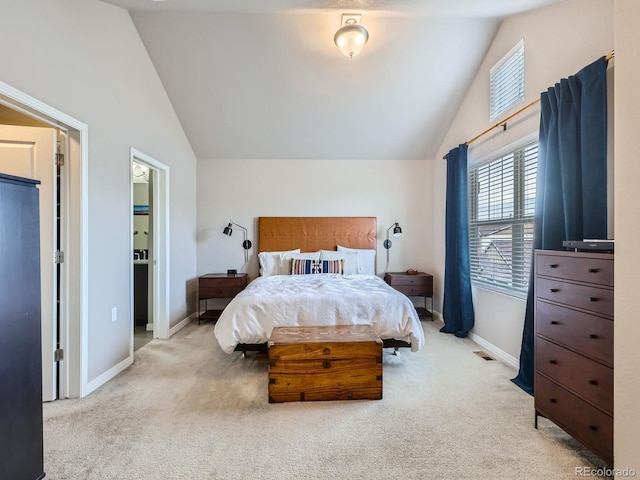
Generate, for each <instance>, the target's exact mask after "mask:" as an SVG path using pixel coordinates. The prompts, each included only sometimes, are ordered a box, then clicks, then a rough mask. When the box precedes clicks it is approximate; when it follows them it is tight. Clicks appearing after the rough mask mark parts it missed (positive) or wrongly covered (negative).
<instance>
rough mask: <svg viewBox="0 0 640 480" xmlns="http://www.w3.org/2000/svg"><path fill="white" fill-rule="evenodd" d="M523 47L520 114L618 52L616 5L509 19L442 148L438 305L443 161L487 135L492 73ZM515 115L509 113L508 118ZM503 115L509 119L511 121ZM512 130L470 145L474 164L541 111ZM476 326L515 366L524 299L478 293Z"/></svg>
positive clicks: (553, 9)
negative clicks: (514, 49)
mask: <svg viewBox="0 0 640 480" xmlns="http://www.w3.org/2000/svg"><path fill="white" fill-rule="evenodd" d="M522 38H524V41H525V75H526V92H525V100H524V102H522V104H520V105H518V106H516V107H514V108H513V109H512V111H516V110H517V109H518V108H520V107H521V106H523V105H525V104H527V103H529V102H531V101H533V100H535V99H536V98H538V97H539V95H540V92H542V91H544V90H546V89H547V88H548V87H549V86H552V85H553V84H555V83H556V82H557V81H558V80H560V78H563V77H567V76H569V75H573V74H575V73H577V72H578V71H579V70H580V69H581V68H582V67H584V66H586V65H588V64H589V63H591V62H593V61H595V60H596V59H597V58H599V57H601V56H603V55H606V54H607V53H609V52H610V51H611V50H613V3H612V2H611V1H609V0H568V1H566V2H562V3H559V4H557V5H552V6H549V7H546V8H543V9H540V10H536V11H533V12H530V13H525V14H521V15H516V16H513V17H510V18H508V19H506V20H505V21H504V22H503V24H502V25H501V27H500V29H499V30H498V33H497V35H496V38H495V39H494V42H493V44H492V45H491V47H490V49H489V51H488V53H487V56H486V57H485V59H484V61H483V63H482V66H481V67H480V70H479V71H478V74H477V76H476V78H475V80H474V82H473V84H472V86H471V88H470V89H469V91H468V93H467V96H466V98H465V100H464V102H463V104H462V106H461V108H460V110H459V111H458V114H457V115H456V118H455V120H454V122H453V124H452V125H451V128H450V130H449V132H448V133H447V135H446V137H445V140H444V142H443V144H442V146H441V147H440V150H439V152H438V157H437V159H436V161H435V170H434V175H435V178H436V179H440V180H435V181H434V196H433V203H434V211H435V212H436V213H435V216H434V227H433V232H434V239H433V243H434V249H435V251H434V256H435V258H438V259H440V264H439V265H438V266H437V272H438V273H439V275H438V279H439V280H440V284H439V285H438V286H437V294H438V299H437V300H438V304H440V303H441V298H442V297H441V292H442V289H443V285H442V279H443V278H444V254H445V247H444V235H443V234H442V232H444V225H445V221H444V212H445V179H446V162H444V161H443V160H441V157H442V156H443V155H444V154H445V153H446V152H447V151H448V150H450V149H451V148H454V147H456V146H457V145H458V144H460V143H464V142H466V141H467V140H469V139H471V138H473V137H475V136H476V135H477V134H478V133H480V132H482V131H483V130H485V129H486V128H489V127H490V126H491V125H492V124H493V123H496V122H489V69H490V68H491V67H492V66H493V65H494V64H495V63H496V62H497V61H498V60H499V59H500V58H501V57H502V56H503V55H504V54H506V53H507V52H508V51H509V50H510V49H511V48H512V47H513V46H514V45H515V44H516V43H517V42H518V41H519V40H520V39H522ZM508 113H511V112H508ZM508 113H507V114H505V115H504V116H507V115H508ZM514 120H515V121H514V122H511V123H510V124H509V126H508V130H507V131H506V132H503V131H502V129H496V130H494V131H493V133H492V134H489V135H487V136H485V137H483V139H482V140H479V141H477V142H475V143H473V144H472V145H471V146H470V148H469V159H470V162H472V161H473V159H477V158H481V157H483V156H484V155H486V154H487V153H488V152H490V151H493V150H497V149H499V148H501V147H503V146H505V145H510V144H511V143H513V142H515V141H517V140H518V139H520V138H522V137H525V136H526V135H529V134H532V133H536V132H537V131H538V128H539V108H537V107H535V108H531V109H530V110H529V111H528V113H525V114H523V115H521V116H519V117H517V119H514ZM473 293H474V305H475V314H476V323H475V327H474V329H473V331H472V332H473V334H475V335H478V336H479V337H481V338H482V339H484V340H485V341H488V342H489V343H490V344H492V345H493V346H495V347H497V348H498V349H499V350H501V351H502V352H504V353H506V354H507V356H509V357H511V360H512V361H513V362H516V361H517V359H518V358H519V356H520V342H521V340H522V327H523V320H524V308H525V301H524V300H523V299H520V298H516V297H510V296H507V295H503V294H498V293H494V292H491V291H488V290H485V289H482V288H474V291H473Z"/></svg>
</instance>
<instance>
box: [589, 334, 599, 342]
mask: <svg viewBox="0 0 640 480" xmlns="http://www.w3.org/2000/svg"><path fill="white" fill-rule="evenodd" d="M589 338H590V339H591V340H596V339H598V338H600V337H598V335H596V334H595V333H592V334H591V335H589Z"/></svg>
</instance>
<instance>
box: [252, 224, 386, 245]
mask: <svg viewBox="0 0 640 480" xmlns="http://www.w3.org/2000/svg"><path fill="white" fill-rule="evenodd" d="M376 236H377V226H376V217H259V218H258V251H260V252H279V251H285V250H293V249H295V248H299V249H300V251H302V252H316V251H318V250H335V249H336V247H337V246H338V245H341V246H343V247H349V248H371V249H373V250H376Z"/></svg>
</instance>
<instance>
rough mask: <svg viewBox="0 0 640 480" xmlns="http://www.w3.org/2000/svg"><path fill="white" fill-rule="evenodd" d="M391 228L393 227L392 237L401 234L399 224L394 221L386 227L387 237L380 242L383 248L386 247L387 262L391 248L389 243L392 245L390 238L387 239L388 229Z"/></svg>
mask: <svg viewBox="0 0 640 480" xmlns="http://www.w3.org/2000/svg"><path fill="white" fill-rule="evenodd" d="M392 228H393V236H394V237H400V236H402V228H400V225H399V224H398V222H395V223H394V224H393V225H391V226H390V227H389V228H387V239H386V240H385V241H384V243H383V244H382V245H383V246H384V248H386V249H387V262H389V249H390V248H391V245H392V242H391V240H389V230H391V229H392Z"/></svg>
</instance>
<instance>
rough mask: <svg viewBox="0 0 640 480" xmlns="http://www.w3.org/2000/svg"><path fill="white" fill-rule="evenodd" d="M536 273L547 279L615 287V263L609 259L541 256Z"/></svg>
mask: <svg viewBox="0 0 640 480" xmlns="http://www.w3.org/2000/svg"><path fill="white" fill-rule="evenodd" d="M536 273H537V274H538V275H543V276H547V277H554V278H561V279H564V280H574V281H577V282H587V283H595V284H598V285H608V286H613V262H612V261H611V260H610V259H607V258H590V257H572V256H561V255H546V254H540V253H538V255H537V256H536Z"/></svg>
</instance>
